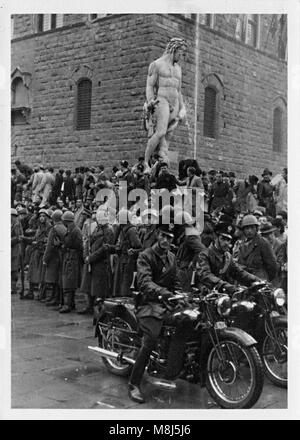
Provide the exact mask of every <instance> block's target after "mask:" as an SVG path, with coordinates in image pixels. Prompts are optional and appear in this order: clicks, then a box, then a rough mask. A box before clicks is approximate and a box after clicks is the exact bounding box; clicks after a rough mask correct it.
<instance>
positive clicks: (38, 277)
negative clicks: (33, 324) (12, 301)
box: [21, 209, 51, 300]
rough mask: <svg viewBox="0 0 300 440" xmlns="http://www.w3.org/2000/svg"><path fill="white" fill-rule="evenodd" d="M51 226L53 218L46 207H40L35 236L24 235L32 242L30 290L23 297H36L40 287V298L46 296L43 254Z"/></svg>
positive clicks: (28, 275) (29, 273)
mask: <svg viewBox="0 0 300 440" xmlns="http://www.w3.org/2000/svg"><path fill="white" fill-rule="evenodd" d="M50 228H51V220H50V218H49V213H48V211H47V210H46V209H40V210H39V212H38V228H37V231H36V233H35V235H34V236H33V237H22V238H23V241H24V242H25V243H31V244H32V252H31V254H30V260H29V267H28V273H27V277H28V282H29V291H28V293H27V295H25V296H23V297H21V299H34V290H35V289H36V288H39V289H40V294H39V299H40V300H41V299H43V297H44V274H45V267H44V266H43V255H44V252H45V248H46V244H47V240H48V234H49V231H50Z"/></svg>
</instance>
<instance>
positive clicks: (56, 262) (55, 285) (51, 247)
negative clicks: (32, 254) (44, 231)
mask: <svg viewBox="0 0 300 440" xmlns="http://www.w3.org/2000/svg"><path fill="white" fill-rule="evenodd" d="M62 215H63V212H62V211H61V210H59V209H56V210H55V211H54V212H53V213H52V216H51V219H52V221H53V226H52V228H51V229H50V232H49V235H48V241H47V245H46V249H45V252H44V256H43V264H44V266H45V268H46V271H45V278H44V281H45V283H46V284H47V285H48V286H49V287H51V296H50V298H49V300H48V301H46V305H47V306H58V305H59V304H61V302H62V294H61V289H62V278H61V270H62V250H61V245H62V243H63V240H64V236H65V234H66V233H67V228H66V226H65V225H64V224H63V222H62V219H61V218H62Z"/></svg>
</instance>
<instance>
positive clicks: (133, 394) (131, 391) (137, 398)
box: [128, 383, 145, 403]
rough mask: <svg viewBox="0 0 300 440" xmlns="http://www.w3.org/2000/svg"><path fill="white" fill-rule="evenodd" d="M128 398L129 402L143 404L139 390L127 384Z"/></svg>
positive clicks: (143, 400)
mask: <svg viewBox="0 0 300 440" xmlns="http://www.w3.org/2000/svg"><path fill="white" fill-rule="evenodd" d="M128 396H129V398H130V399H131V400H133V401H134V402H137V403H145V399H144V397H143V395H142V393H141V390H140V388H139V387H138V386H136V385H132V384H131V383H129V384H128Z"/></svg>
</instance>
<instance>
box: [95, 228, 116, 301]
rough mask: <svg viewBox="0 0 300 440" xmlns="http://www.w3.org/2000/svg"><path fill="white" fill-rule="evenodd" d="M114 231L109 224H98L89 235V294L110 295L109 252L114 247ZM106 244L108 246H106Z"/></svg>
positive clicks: (98, 296)
mask: <svg viewBox="0 0 300 440" xmlns="http://www.w3.org/2000/svg"><path fill="white" fill-rule="evenodd" d="M113 243H114V233H113V230H112V228H111V226H109V225H98V226H97V228H96V230H95V231H94V232H93V234H92V236H91V247H90V255H89V263H90V265H91V296H94V297H97V298H103V299H105V298H106V297H108V296H110V294H111V287H112V273H111V266H110V253H111V251H112V250H113V249H114V246H113ZM107 245H108V246H107Z"/></svg>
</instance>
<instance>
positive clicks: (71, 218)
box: [61, 211, 74, 222]
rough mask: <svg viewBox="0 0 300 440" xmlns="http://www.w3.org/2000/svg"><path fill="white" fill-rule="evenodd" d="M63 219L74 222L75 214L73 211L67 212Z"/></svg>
mask: <svg viewBox="0 0 300 440" xmlns="http://www.w3.org/2000/svg"><path fill="white" fill-rule="evenodd" d="M61 219H62V220H63V221H65V222H73V221H74V214H73V212H72V211H65V212H64V213H63V215H62V217H61Z"/></svg>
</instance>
